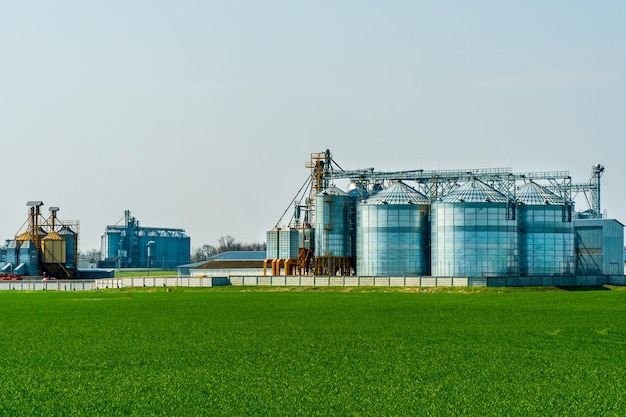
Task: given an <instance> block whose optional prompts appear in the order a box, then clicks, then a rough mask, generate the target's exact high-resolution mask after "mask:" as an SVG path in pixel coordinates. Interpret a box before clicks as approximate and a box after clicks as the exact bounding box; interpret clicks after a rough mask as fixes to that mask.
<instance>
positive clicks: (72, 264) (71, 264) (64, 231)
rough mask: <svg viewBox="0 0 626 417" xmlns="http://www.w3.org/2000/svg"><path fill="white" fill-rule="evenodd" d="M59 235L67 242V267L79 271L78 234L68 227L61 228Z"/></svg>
mask: <svg viewBox="0 0 626 417" xmlns="http://www.w3.org/2000/svg"><path fill="white" fill-rule="evenodd" d="M58 233H59V236H61V237H62V238H63V240H64V241H65V267H66V268H67V269H70V270H76V269H78V233H77V232H75V231H74V230H73V229H72V227H70V226H67V225H64V226H61V228H60V229H59V232H58ZM118 240H119V238H118ZM116 255H117V254H116Z"/></svg>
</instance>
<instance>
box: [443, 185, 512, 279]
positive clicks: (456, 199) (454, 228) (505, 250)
mask: <svg viewBox="0 0 626 417" xmlns="http://www.w3.org/2000/svg"><path fill="white" fill-rule="evenodd" d="M431 210H432V211H431V245H432V247H431V268H432V275H433V276H441V277H445V276H450V277H454V276H468V277H480V276H484V277H492V276H508V275H519V270H520V269H519V254H518V232H517V221H516V220H515V216H513V215H512V211H511V204H510V203H509V201H508V199H507V198H506V197H505V196H504V195H502V194H500V193H498V192H497V191H495V190H493V189H492V188H490V187H488V186H487V185H485V184H483V183H481V182H480V181H477V180H475V181H472V182H470V183H466V184H464V185H462V186H461V187H460V188H459V189H458V190H455V191H454V192H452V193H450V194H449V195H447V196H444V197H443V198H442V199H441V201H438V202H435V203H433V204H432V208H431Z"/></svg>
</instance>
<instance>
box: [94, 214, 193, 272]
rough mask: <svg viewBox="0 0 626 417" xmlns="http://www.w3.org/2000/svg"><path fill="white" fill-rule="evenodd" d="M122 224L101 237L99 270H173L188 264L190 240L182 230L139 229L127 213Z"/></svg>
mask: <svg viewBox="0 0 626 417" xmlns="http://www.w3.org/2000/svg"><path fill="white" fill-rule="evenodd" d="M123 220H124V224H123V225H110V226H107V227H106V229H105V232H104V235H102V237H101V244H102V247H101V256H102V259H101V260H100V262H98V266H99V267H100V268H160V269H175V268H176V267H177V266H178V265H183V264H187V263H189V259H190V257H191V239H190V238H189V236H187V235H186V234H185V230H184V229H174V228H162V227H144V226H140V224H139V221H138V220H137V219H136V218H135V217H133V216H131V215H130V211H129V210H126V211H125V212H124V218H123Z"/></svg>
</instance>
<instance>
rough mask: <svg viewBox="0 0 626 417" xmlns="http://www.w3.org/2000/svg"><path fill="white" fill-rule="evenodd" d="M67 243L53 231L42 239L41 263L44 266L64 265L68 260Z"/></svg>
mask: <svg viewBox="0 0 626 417" xmlns="http://www.w3.org/2000/svg"><path fill="white" fill-rule="evenodd" d="M66 247H67V245H66V242H65V240H64V239H63V238H62V237H61V236H60V235H59V234H58V233H57V232H55V231H54V230H51V231H50V232H49V233H48V234H46V235H45V236H44V237H43V238H42V239H41V251H42V256H41V258H42V259H41V262H43V263H44V264H59V265H64V264H65V259H66V255H67V253H66Z"/></svg>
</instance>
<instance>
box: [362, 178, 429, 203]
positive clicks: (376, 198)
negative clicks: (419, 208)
mask: <svg viewBox="0 0 626 417" xmlns="http://www.w3.org/2000/svg"><path fill="white" fill-rule="evenodd" d="M428 202H429V201H428V198H426V196H424V195H423V194H421V193H420V192H419V191H417V190H415V189H413V188H411V187H409V186H408V185H406V184H404V183H403V182H401V181H398V182H394V183H393V184H391V185H390V186H389V187H387V188H385V189H384V190H382V191H380V192H379V193H377V194H374V195H373V196H371V197H369V198H367V199H366V200H365V204H428Z"/></svg>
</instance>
